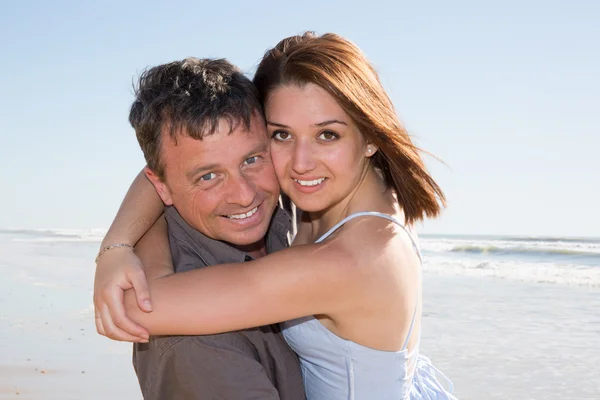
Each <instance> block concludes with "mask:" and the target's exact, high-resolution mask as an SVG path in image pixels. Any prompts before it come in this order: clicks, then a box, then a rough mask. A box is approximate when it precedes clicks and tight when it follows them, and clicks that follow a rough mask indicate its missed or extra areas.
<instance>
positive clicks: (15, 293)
mask: <svg viewBox="0 0 600 400" xmlns="http://www.w3.org/2000/svg"><path fill="white" fill-rule="evenodd" d="M97 247H98V243H81V242H45V241H14V238H13V237H10V236H9V235H6V234H4V235H0V399H36V400H50V399H60V400H67V399H90V400H94V399H141V395H140V391H139V387H138V384H137V379H136V377H135V374H134V371H133V368H132V365H131V345H130V344H128V343H119V342H113V341H110V340H108V339H106V338H103V337H101V336H99V335H97V334H96V331H95V327H94V322H93V309H92V280H93V274H94V265H93V258H94V254H95V251H96V249H97ZM425 282H426V283H425V292H424V295H425V300H424V303H425V304H424V307H425V310H424V311H425V313H424V322H423V334H422V352H423V353H424V354H426V355H427V356H429V357H430V358H431V359H432V361H433V362H434V364H435V365H436V366H437V367H438V368H439V369H440V370H442V371H443V372H444V373H445V374H446V375H447V376H448V377H450V378H451V379H452V381H453V382H454V385H455V390H456V393H457V395H458V396H459V398H461V399H471V400H473V399H519V400H526V399H598V398H600V367H598V365H600V351H599V350H598V348H600V345H599V343H600V314H599V313H598V310H600V289H598V288H588V287H580V286H567V285H562V286H561V285H553V284H531V283H522V282H516V281H508V280H502V279H494V278H489V277H482V278H475V277H463V276H441V275H436V274H433V273H428V272H427V271H426V273H425Z"/></svg>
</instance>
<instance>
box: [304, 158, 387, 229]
mask: <svg viewBox="0 0 600 400" xmlns="http://www.w3.org/2000/svg"><path fill="white" fill-rule="evenodd" d="M397 210H398V208H397V206H396V201H395V196H394V195H393V194H392V190H391V189H388V188H387V187H386V185H385V180H384V178H383V176H382V174H381V173H380V172H379V171H377V170H375V168H374V167H373V166H369V167H368V169H367V170H366V171H365V174H364V176H363V177H362V178H361V180H360V182H359V184H358V185H357V187H356V189H355V190H354V191H353V192H351V193H350V194H349V195H348V196H346V198H344V199H343V200H342V201H341V202H339V203H337V204H335V205H333V206H331V207H329V208H328V209H326V210H323V211H319V212H311V213H307V214H308V215H307V217H308V219H309V221H310V224H311V228H312V235H311V237H312V240H313V241H315V240H317V239H318V238H320V237H321V236H322V235H323V234H325V232H327V231H328V230H329V229H331V228H333V226H334V225H335V224H337V223H338V222H340V221H341V220H343V219H344V218H346V217H347V216H349V215H352V214H354V213H357V212H361V211H379V212H383V213H388V214H395V213H396V212H397Z"/></svg>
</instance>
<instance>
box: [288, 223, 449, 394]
mask: <svg viewBox="0 0 600 400" xmlns="http://www.w3.org/2000/svg"><path fill="white" fill-rule="evenodd" d="M366 215H368V216H376V217H381V218H385V219H388V220H390V221H392V222H394V223H396V224H397V225H399V226H400V227H401V228H402V229H404V231H406V233H407V234H408V236H409V237H410V240H411V241H412V244H413V247H414V248H415V251H416V252H417V255H418V256H419V260H421V264H422V258H421V253H420V251H419V248H418V246H417V243H416V242H415V240H414V239H413V237H412V235H411V234H410V232H409V230H408V229H407V228H406V227H405V226H404V225H403V224H402V223H400V222H399V221H398V220H397V219H395V218H394V217H392V216H390V215H387V214H382V213H377V212H360V213H356V214H352V215H350V216H348V217H346V218H345V219H343V220H342V221H341V222H339V223H338V224H337V225H335V226H334V227H333V228H331V229H330V230H329V231H328V232H327V233H325V234H324V235H323V236H322V237H321V238H319V240H317V241H316V243H319V242H321V241H323V240H325V239H327V237H329V235H331V234H332V233H333V232H335V231H336V230H337V229H338V228H339V227H340V226H342V225H343V224H344V223H346V222H347V221H349V220H351V219H353V218H356V217H361V216H366ZM417 304H418V295H417ZM417 308H418V307H417V305H416V304H415V310H414V313H413V317H412V321H411V323H410V328H409V331H408V335H407V337H406V340H405V341H404V345H403V346H402V350H400V351H397V352H391V351H381V350H375V349H371V348H368V347H365V346H362V345H360V344H358V343H355V342H352V341H349V340H345V339H342V338H340V337H339V336H337V335H335V334H334V333H333V332H331V331H330V330H328V329H327V328H325V327H324V326H323V325H322V324H321V323H320V322H319V320H317V319H316V318H314V317H313V316H309V317H303V318H298V319H295V320H291V321H287V322H284V323H282V328H283V336H284V337H285V340H286V341H287V342H288V344H289V345H290V347H291V348H292V350H294V351H295V352H296V353H297V354H298V357H299V359H300V366H301V369H302V377H303V379H304V388H305V390H306V398H307V400H342V399H344V400H346V399H347V400H378V399H398V400H406V399H428V400H438V399H446V400H456V397H454V396H453V395H452V394H451V392H452V390H453V388H452V382H450V380H448V378H446V377H445V376H444V375H443V374H442V373H441V372H440V371H439V370H437V369H436V368H435V367H434V366H433V365H432V364H431V362H430V360H429V359H428V358H427V357H425V356H424V355H421V354H419V343H417V345H416V346H415V348H414V349H413V350H411V351H410V352H409V351H408V349H407V345H408V342H409V339H410V336H411V334H412V330H413V325H414V322H415V318H416V315H417ZM419 338H420V334H419ZM436 373H437V375H439V376H440V378H441V379H442V380H444V381H445V382H446V384H447V386H448V387H449V389H448V390H446V389H445V388H444V387H443V386H442V385H441V384H440V382H439V381H438V379H437V377H436Z"/></svg>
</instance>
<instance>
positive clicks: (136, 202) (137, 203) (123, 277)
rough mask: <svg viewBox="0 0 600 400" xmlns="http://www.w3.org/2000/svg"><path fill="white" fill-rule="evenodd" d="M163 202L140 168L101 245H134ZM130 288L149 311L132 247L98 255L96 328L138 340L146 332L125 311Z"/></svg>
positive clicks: (147, 294) (106, 332)
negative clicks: (124, 295) (124, 302)
mask: <svg viewBox="0 0 600 400" xmlns="http://www.w3.org/2000/svg"><path fill="white" fill-rule="evenodd" d="M163 207H164V206H163V203H162V201H161V200H160V197H159V196H158V194H157V193H156V191H155V190H154V187H153V185H152V184H151V183H150V182H149V181H148V179H147V178H146V177H145V175H144V172H143V171H142V172H140V173H139V174H138V176H137V177H136V178H135V180H134V181H133V183H132V184H131V187H130V188H129V190H128V192H127V194H126V195H125V198H124V199H123V202H122V204H121V207H120V208H119V211H118V213H117V216H116V217H115V220H114V221H113V223H112V225H111V227H110V229H109V230H108V232H107V234H106V236H105V237H104V240H103V241H102V245H101V248H104V247H105V246H108V245H111V244H121V243H125V244H129V245H131V246H133V245H135V244H136V243H137V242H138V241H139V239H140V237H142V235H143V234H144V233H145V232H146V231H147V230H148V229H149V228H150V227H151V226H152V225H153V224H154V223H155V222H156V220H157V219H158V218H159V217H160V215H161V214H162V212H163ZM130 288H133V289H134V290H135V293H136V295H137V302H138V305H139V307H140V308H141V309H142V310H144V311H146V312H150V311H151V310H152V304H151V302H150V294H149V292H148V285H147V283H146V278H145V276H144V270H143V267H142V264H141V262H140V260H139V259H138V257H137V256H136V255H135V254H134V253H133V251H132V249H130V248H127V247H118V248H114V249H111V250H108V251H106V252H105V253H104V254H102V256H101V257H99V259H98V265H97V266H96V276H95V279H94V309H95V317H96V319H95V322H96V330H97V331H98V333H100V334H101V335H106V336H108V337H110V338H111V339H116V340H127V341H140V339H141V340H145V339H147V338H148V332H147V331H146V330H145V329H144V328H142V327H141V326H139V325H137V324H135V323H134V322H133V321H131V320H130V319H129V318H127V316H126V314H125V309H124V307H123V291H124V290H126V289H130Z"/></svg>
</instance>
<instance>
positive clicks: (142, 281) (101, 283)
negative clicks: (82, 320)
mask: <svg viewBox="0 0 600 400" xmlns="http://www.w3.org/2000/svg"><path fill="white" fill-rule="evenodd" d="M127 289H134V291H135V296H136V300H137V304H138V307H139V308H140V309H141V310H142V311H144V312H151V311H152V303H151V301H150V291H149V290H148V282H147V280H146V276H145V274H144V268H143V266H142V262H141V261H140V259H139V258H138V257H137V256H136V255H135V253H134V252H133V249H131V248H128V247H119V248H114V249H110V250H108V251H106V252H105V253H104V254H102V256H101V257H100V258H99V260H98V265H97V266H96V277H95V279H94V313H95V320H96V330H97V331H98V333H99V334H101V335H104V336H106V337H108V338H110V339H113V340H121V341H127V342H140V343H145V342H147V341H148V338H149V334H148V331H147V330H146V329H144V328H143V327H142V326H140V325H138V324H136V323H135V322H133V321H132V320H131V319H129V317H127V314H126V313H125V307H124V305H123V304H124V300H123V294H124V292H125V290H127Z"/></svg>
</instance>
